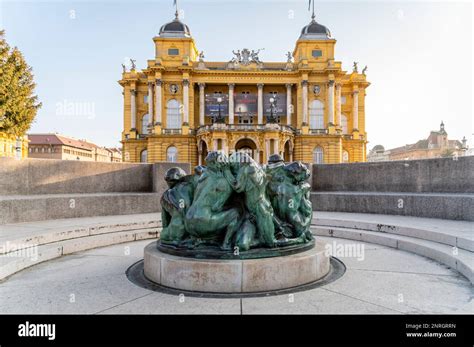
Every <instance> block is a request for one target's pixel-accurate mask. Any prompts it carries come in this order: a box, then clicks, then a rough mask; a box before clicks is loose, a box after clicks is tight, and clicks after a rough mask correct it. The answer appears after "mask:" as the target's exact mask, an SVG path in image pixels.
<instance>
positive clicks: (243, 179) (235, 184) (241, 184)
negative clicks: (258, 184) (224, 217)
mask: <svg viewBox="0 0 474 347" xmlns="http://www.w3.org/2000/svg"><path fill="white" fill-rule="evenodd" d="M245 171H246V169H245V168H243V167H242V168H241V169H240V170H239V172H238V174H237V177H234V175H233V174H232V172H230V168H229V167H226V168H225V169H224V177H225V178H226V179H227V182H229V184H230V185H231V186H232V188H233V189H234V190H235V191H236V192H237V193H241V192H243V191H244V189H245V185H246V183H247V175H246V173H245Z"/></svg>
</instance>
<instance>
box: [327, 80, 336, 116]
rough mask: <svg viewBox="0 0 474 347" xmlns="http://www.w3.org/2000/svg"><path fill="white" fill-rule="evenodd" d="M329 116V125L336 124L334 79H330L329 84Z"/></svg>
mask: <svg viewBox="0 0 474 347" xmlns="http://www.w3.org/2000/svg"><path fill="white" fill-rule="evenodd" d="M328 94H329V95H328V102H329V105H328V113H329V114H328V118H329V125H334V124H335V123H334V81H333V80H331V81H329V85H328Z"/></svg>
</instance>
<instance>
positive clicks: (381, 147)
mask: <svg viewBox="0 0 474 347" xmlns="http://www.w3.org/2000/svg"><path fill="white" fill-rule="evenodd" d="M372 151H374V152H376V153H383V152H385V148H384V147H383V146H382V145H377V146H374V148H372Z"/></svg>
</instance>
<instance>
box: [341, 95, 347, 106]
mask: <svg viewBox="0 0 474 347" xmlns="http://www.w3.org/2000/svg"><path fill="white" fill-rule="evenodd" d="M341 104H342V105H345V104H346V97H345V96H341Z"/></svg>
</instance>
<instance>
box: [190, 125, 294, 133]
mask: <svg viewBox="0 0 474 347" xmlns="http://www.w3.org/2000/svg"><path fill="white" fill-rule="evenodd" d="M222 125H223V124H218V125H213V124H208V125H203V126H200V127H199V128H198V129H197V133H198V134H199V133H203V132H207V131H213V130H221V131H222V130H225V131H265V130H274V128H270V127H267V126H266V125H265V124H225V125H224V127H222ZM276 125H277V126H278V128H279V130H280V131H283V132H290V133H295V129H293V127H291V126H289V125H280V124H276Z"/></svg>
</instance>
